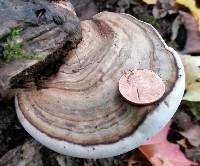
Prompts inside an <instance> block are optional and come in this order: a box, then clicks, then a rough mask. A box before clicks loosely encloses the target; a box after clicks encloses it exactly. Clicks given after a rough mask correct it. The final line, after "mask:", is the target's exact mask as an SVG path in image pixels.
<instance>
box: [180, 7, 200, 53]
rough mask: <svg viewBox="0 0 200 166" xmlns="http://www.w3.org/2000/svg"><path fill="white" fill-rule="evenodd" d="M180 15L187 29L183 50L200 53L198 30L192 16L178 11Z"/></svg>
mask: <svg viewBox="0 0 200 166" xmlns="http://www.w3.org/2000/svg"><path fill="white" fill-rule="evenodd" d="M180 15H181V17H182V18H183V21H184V25H185V28H186V30H187V41H186V44H185V48H184V50H183V52H184V53H200V32H199V31H198V26H197V23H196V21H195V19H194V17H193V16H192V15H190V14H188V13H186V12H183V11H180Z"/></svg>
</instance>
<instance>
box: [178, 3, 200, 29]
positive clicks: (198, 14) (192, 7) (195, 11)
mask: <svg viewBox="0 0 200 166" xmlns="http://www.w3.org/2000/svg"><path fill="white" fill-rule="evenodd" d="M176 3H177V4H180V5H183V6H185V7H186V8H188V9H189V10H190V11H191V13H192V15H193V16H194V17H195V19H196V21H197V23H198V26H199V27H198V29H199V32H200V9H198V8H197V6H196V1H195V0H176Z"/></svg>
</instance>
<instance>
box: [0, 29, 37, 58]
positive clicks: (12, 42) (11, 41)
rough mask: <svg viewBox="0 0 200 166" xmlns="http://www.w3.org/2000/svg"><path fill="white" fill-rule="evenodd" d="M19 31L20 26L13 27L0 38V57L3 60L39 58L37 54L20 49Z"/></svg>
mask: <svg viewBox="0 0 200 166" xmlns="http://www.w3.org/2000/svg"><path fill="white" fill-rule="evenodd" d="M21 33H22V29H21V28H15V29H13V30H12V31H11V32H10V33H9V34H8V35H7V36H6V37H4V38H3V39H1V42H2V46H3V48H4V50H3V52H2V53H1V54H0V59H2V60H4V61H11V60H16V59H40V58H41V56H37V55H35V54H33V53H31V52H24V51H23V50H22V44H21V42H20V36H21Z"/></svg>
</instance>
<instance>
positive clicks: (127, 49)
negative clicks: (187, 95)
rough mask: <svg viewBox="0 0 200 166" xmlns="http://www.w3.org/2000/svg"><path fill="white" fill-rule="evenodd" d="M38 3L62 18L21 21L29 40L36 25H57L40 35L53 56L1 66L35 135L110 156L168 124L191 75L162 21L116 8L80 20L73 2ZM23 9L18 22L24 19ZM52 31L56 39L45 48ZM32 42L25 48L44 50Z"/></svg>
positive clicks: (5, 86) (80, 153)
mask: <svg viewBox="0 0 200 166" xmlns="http://www.w3.org/2000/svg"><path fill="white" fill-rule="evenodd" d="M4 1H5V0H0V2H4ZM20 1H23V0H20ZM32 1H34V0H32ZM12 2H13V1H10V3H12ZM35 2H36V4H37V6H35V7H32V8H33V9H34V10H38V9H41V8H42V9H43V8H45V7H44V6H42V5H43V3H45V4H46V6H47V7H48V8H47V9H46V8H45V10H43V11H46V12H44V13H42V14H43V18H46V17H47V16H46V15H45V14H49V13H50V14H49V15H51V14H52V13H53V14H55V13H57V14H56V17H54V18H56V21H55V19H50V22H49V21H46V22H44V23H41V24H39V25H34V26H32V24H28V25H27V24H26V25H25V23H23V24H22V25H21V24H20V26H22V27H23V28H24V27H25V28H24V29H25V30H24V29H23V30H22V38H23V39H24V40H25V38H24V37H23V35H25V34H27V33H30V32H32V31H34V28H40V27H41V26H43V27H47V26H48V27H49V26H52V27H54V28H52V30H51V32H45V33H44V34H43V33H40V34H38V35H37V42H39V43H42V44H39V45H38V47H41V48H40V50H42V51H43V52H45V53H47V54H45V58H42V60H41V59H34V58H33V59H27V58H24V57H23V58H22V59H12V60H9V61H5V60H2V63H1V64H2V65H1V68H0V72H1V76H0V79H1V80H0V93H2V94H3V95H2V96H3V97H6V96H7V95H8V94H9V93H10V91H12V90H13V89H15V107H16V112H17V116H18V118H19V121H20V122H21V124H22V125H23V127H24V128H25V130H26V131H27V132H28V133H29V134H30V135H31V136H32V137H33V138H35V139H36V140H37V141H38V142H40V143H41V144H43V145H44V146H46V147H48V148H49V149H51V150H54V151H56V152H58V153H61V154H64V155H69V156H74V157H80V158H105V157H111V156H116V155H120V154H123V153H126V152H128V151H130V150H132V149H134V148H137V147H138V146H140V145H142V144H143V143H144V142H145V141H146V140H148V139H150V138H151V137H152V136H154V135H155V134H156V133H158V132H159V131H160V130H161V129H162V128H163V127H164V126H165V125H166V124H167V122H168V121H169V120H170V119H171V118H172V116H173V115H174V113H175V112H176V110H177V108H178V106H179V104H180V102H181V99H182V96H183V93H184V88H185V85H184V82H185V74H184V69H183V65H182V62H181V60H180V58H179V55H178V54H177V53H176V52H175V51H174V50H173V49H172V48H170V47H168V46H167V45H166V44H165V42H164V41H163V39H162V37H161V36H160V34H159V33H158V32H157V31H156V30H155V28H153V27H152V26H151V25H149V24H147V23H145V22H142V21H140V20H138V19H136V18H134V17H133V16H131V15H128V14H118V13H112V12H101V13H98V14H96V15H94V16H93V17H92V18H91V19H90V20H84V21H79V20H78V18H77V16H76V14H75V12H74V11H73V6H72V5H71V4H70V2H69V1H55V2H54V1H47V0H44V1H41V2H40V3H37V2H38V1H37V0H35ZM41 6H42V7H41ZM55 6H56V8H54V7H55ZM22 7H23V6H21V8H22ZM30 7H31V6H30ZM5 10H6V9H5ZM59 10H62V11H65V12H67V14H65V13H63V12H61V13H60V12H57V11H59ZM0 12H1V10H0ZM18 12H20V11H18ZM19 16H20V17H22V18H21V19H19V18H18V17H16V18H14V19H15V23H16V22H17V23H18V22H19V20H23V19H24V17H23V14H19ZM36 17H37V16H36ZM63 17H64V19H63ZM48 18H49V17H48ZM60 18H61V19H60ZM17 19H19V20H17ZM27 19H28V18H27ZM12 20H13V18H12ZM44 20H45V19H44ZM60 20H62V23H61V22H60ZM51 21H52V23H51ZM26 22H27V20H26ZM65 22H66V23H65ZM0 23H1V24H2V25H0V26H3V25H5V24H3V23H2V22H1V21H0ZM61 24H62V25H61ZM65 25H67V26H65ZM69 26H70V27H71V28H70V33H69V29H67V27H69ZM0 31H1V30H0ZM24 31H26V33H25V32H24ZM40 35H41V36H40ZM59 35H60V36H59ZM0 37H1V35H0ZM44 37H45V41H46V40H47V39H48V40H49V41H51V42H55V43H56V44H55V43H51V44H50V45H49V48H48V47H45V44H44V43H43V42H41V40H43V39H44ZM69 38H70V39H69ZM54 39H55V40H54ZM31 40H33V41H34V40H36V38H34V39H31ZM57 41H60V42H57ZM28 42H29V43H28V44H27V45H26V46H25V47H22V49H24V50H25V51H32V52H34V53H38V52H37V51H38V49H37V45H36V44H35V43H34V42H31V41H30V40H28ZM22 44H23V43H22ZM53 44H54V45H53ZM59 44H60V45H59ZM50 46H51V47H50ZM53 46H55V47H53ZM42 48H44V49H42ZM54 56H55V59H56V61H54ZM44 59H45V60H44ZM49 59H50V60H49ZM52 59H53V60H52ZM58 62H59V63H58ZM19 63H20V64H22V63H23V64H24V65H15V64H19ZM57 63H58V64H57ZM10 64H12V66H14V67H12V68H11V67H10V66H11V65H10ZM51 66H56V68H55V69H54V68H52V67H51ZM13 70H14V71H15V72H14V71H13ZM48 70H49V72H48V74H46V72H44V71H48ZM8 73H12V74H8ZM38 73H39V74H38ZM30 85H31V86H30Z"/></svg>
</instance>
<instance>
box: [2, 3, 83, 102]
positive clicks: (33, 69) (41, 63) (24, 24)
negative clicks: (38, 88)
mask: <svg viewBox="0 0 200 166" xmlns="http://www.w3.org/2000/svg"><path fill="white" fill-rule="evenodd" d="M0 18H1V19H0V39H3V38H5V36H6V35H7V34H9V33H10V32H11V31H12V30H13V29H14V28H21V29H22V32H21V34H20V37H19V42H20V44H21V45H22V50H23V52H26V53H31V54H33V55H35V56H38V55H40V56H42V58H40V59H37V58H36V59H35V60H27V59H25V60H24V59H22V60H16V61H9V62H8V61H4V62H1V64H0V99H1V98H2V97H3V96H5V95H6V94H7V93H8V89H9V88H11V87H13V86H16V85H17V84H19V83H20V84H21V83H22V82H21V81H22V80H25V79H27V77H28V78H30V77H32V80H34V79H35V78H37V77H38V76H39V75H42V76H49V75H51V74H52V73H55V72H56V71H57V70H58V68H59V66H60V65H61V64H62V62H63V57H64V56H65V55H66V53H67V51H68V50H69V49H71V48H74V47H75V46H76V45H77V44H78V43H79V42H80V40H81V27H80V22H79V19H78V18H77V16H76V14H75V12H74V11H73V8H72V5H71V3H70V2H69V1H48V0H43V1H39V0H30V1H25V0H18V1H13V0H0ZM0 45H1V46H2V45H3V41H1V42H0ZM31 59H34V57H32V58H31Z"/></svg>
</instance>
